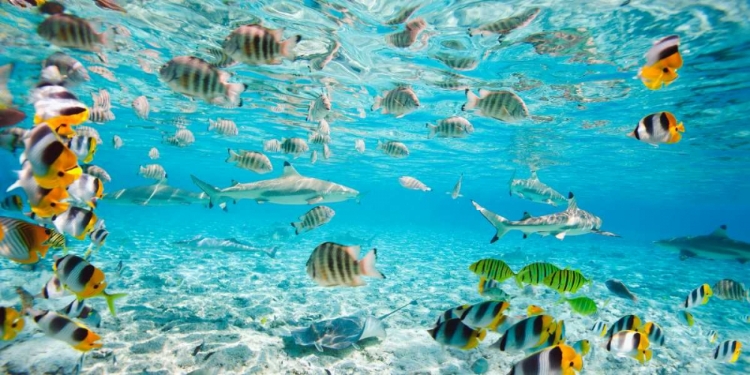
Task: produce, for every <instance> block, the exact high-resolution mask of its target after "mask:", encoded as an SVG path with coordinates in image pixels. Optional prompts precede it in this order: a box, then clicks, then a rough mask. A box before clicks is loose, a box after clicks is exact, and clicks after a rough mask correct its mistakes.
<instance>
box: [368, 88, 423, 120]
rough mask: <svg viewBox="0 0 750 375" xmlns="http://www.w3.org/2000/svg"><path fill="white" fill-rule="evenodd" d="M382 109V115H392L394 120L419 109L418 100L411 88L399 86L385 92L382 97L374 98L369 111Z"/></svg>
mask: <svg viewBox="0 0 750 375" xmlns="http://www.w3.org/2000/svg"><path fill="white" fill-rule="evenodd" d="M381 107H382V108H383V111H382V113H383V114H388V113H390V114H393V115H395V116H396V118H401V117H404V116H405V115H406V114H407V113H409V112H411V111H413V110H415V109H416V108H418V107H419V98H417V94H416V93H414V90H412V88H411V87H408V86H400V87H397V88H395V89H393V90H390V91H386V93H385V96H384V97H382V98H381V97H380V96H376V97H375V104H373V105H372V108H371V110H373V111H374V110H376V109H378V108H381Z"/></svg>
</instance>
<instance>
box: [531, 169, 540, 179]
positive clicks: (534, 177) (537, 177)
mask: <svg viewBox="0 0 750 375" xmlns="http://www.w3.org/2000/svg"><path fill="white" fill-rule="evenodd" d="M529 180H537V181H539V176H537V175H536V171H531V177H529Z"/></svg>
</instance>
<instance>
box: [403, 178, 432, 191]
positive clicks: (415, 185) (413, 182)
mask: <svg viewBox="0 0 750 375" xmlns="http://www.w3.org/2000/svg"><path fill="white" fill-rule="evenodd" d="M398 183H399V184H401V186H403V187H405V188H407V189H409V190H419V191H432V188H430V187H429V186H427V185H425V184H424V183H423V182H422V181H419V180H417V179H416V178H414V177H410V176H401V177H399V178H398Z"/></svg>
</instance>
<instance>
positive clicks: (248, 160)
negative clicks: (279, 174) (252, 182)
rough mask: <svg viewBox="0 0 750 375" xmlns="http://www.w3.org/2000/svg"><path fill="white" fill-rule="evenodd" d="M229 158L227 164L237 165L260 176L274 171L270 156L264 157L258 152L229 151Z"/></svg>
mask: <svg viewBox="0 0 750 375" xmlns="http://www.w3.org/2000/svg"><path fill="white" fill-rule="evenodd" d="M227 152H228V153H229V157H227V160H226V162H227V163H235V165H236V166H237V167H240V168H242V169H247V170H249V171H253V172H255V173H258V174H264V173H268V172H271V171H273V165H271V160H270V159H268V156H266V155H263V154H262V153H260V152H257V151H245V150H239V151H233V150H232V149H227Z"/></svg>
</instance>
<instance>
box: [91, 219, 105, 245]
mask: <svg viewBox="0 0 750 375" xmlns="http://www.w3.org/2000/svg"><path fill="white" fill-rule="evenodd" d="M107 237H109V231H108V230H107V227H106V226H104V220H99V221H98V222H97V223H96V226H94V230H93V231H92V232H91V233H90V234H89V239H90V240H91V249H92V250H93V251H98V250H99V249H100V248H101V247H102V246H104V243H105V242H106V241H107Z"/></svg>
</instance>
